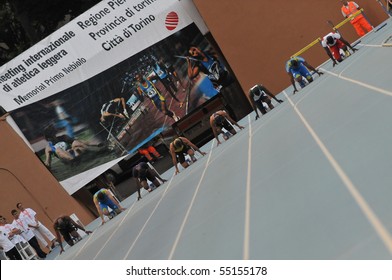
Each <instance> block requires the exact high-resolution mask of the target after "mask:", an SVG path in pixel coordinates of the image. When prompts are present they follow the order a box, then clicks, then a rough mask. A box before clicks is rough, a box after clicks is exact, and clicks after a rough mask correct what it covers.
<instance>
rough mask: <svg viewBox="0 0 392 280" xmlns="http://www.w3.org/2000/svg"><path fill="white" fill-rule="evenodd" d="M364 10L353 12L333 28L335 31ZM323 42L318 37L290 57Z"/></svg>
mask: <svg viewBox="0 0 392 280" xmlns="http://www.w3.org/2000/svg"><path fill="white" fill-rule="evenodd" d="M362 12H363V9H360V10H359V11H357V12H355V13H354V14H352V15H351V16H349V17H348V18H346V19H345V20H343V21H342V22H340V23H338V24H337V25H335V26H334V27H332V28H333V30H334V31H336V30H337V29H338V28H339V27H341V26H343V25H344V24H346V23H347V22H348V21H350V20H352V19H353V18H354V17H356V16H357V15H359V14H360V13H362ZM319 42H321V38H317V39H316V40H314V41H313V42H312V43H310V44H309V45H307V46H306V47H304V48H303V49H301V50H299V51H298V52H296V53H295V54H293V55H292V56H291V57H290V58H293V57H295V56H299V55H300V54H302V53H303V52H305V51H307V50H308V49H310V48H311V47H313V46H314V45H316V44H317V43H319Z"/></svg>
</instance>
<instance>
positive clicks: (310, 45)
mask: <svg viewBox="0 0 392 280" xmlns="http://www.w3.org/2000/svg"><path fill="white" fill-rule="evenodd" d="M320 41H321V38H317V39H316V40H314V41H313V42H312V43H310V44H309V45H307V46H306V47H304V48H303V49H301V50H299V51H298V52H296V53H295V54H293V55H292V56H291V57H294V56H298V55H300V54H301V53H303V52H305V51H307V50H308V49H310V48H311V47H313V46H314V45H316V44H317V43H318V42H320Z"/></svg>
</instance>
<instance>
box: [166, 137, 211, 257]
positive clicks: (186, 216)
mask: <svg viewBox="0 0 392 280" xmlns="http://www.w3.org/2000/svg"><path fill="white" fill-rule="evenodd" d="M214 144H215V139H214V140H213V141H212V144H211V149H210V152H209V155H208V159H207V162H206V165H205V167H204V170H203V173H202V174H201V177H200V180H199V183H198V185H197V187H196V190H195V192H194V194H193V197H192V200H191V203H190V204H189V207H188V210H187V211H186V214H185V217H184V220H183V221H182V224H181V227H180V229H179V230H178V233H177V236H176V239H175V241H174V243H173V247H172V249H171V251H170V254H169V257H168V260H171V259H173V255H174V252H175V251H176V249H177V245H178V242H179V240H180V237H181V235H182V232H183V231H184V227H185V224H186V222H187V220H188V217H189V214H190V213H191V209H192V207H193V204H194V203H195V199H196V196H197V193H198V191H199V189H200V186H201V182H203V179H204V175H205V174H206V171H207V168H208V165H209V162H210V159H211V155H212V148H213V147H214Z"/></svg>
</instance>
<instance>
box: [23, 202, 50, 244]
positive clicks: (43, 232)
mask: <svg viewBox="0 0 392 280" xmlns="http://www.w3.org/2000/svg"><path fill="white" fill-rule="evenodd" d="M16 208H18V209H19V210H20V216H19V218H20V219H26V221H28V226H29V227H30V228H31V229H32V230H33V232H34V235H35V237H37V239H38V241H39V242H40V243H41V244H42V245H43V246H45V247H46V248H48V250H49V251H50V250H51V249H52V248H54V246H55V244H56V241H57V239H56V237H55V236H54V234H53V233H52V232H51V231H50V230H49V229H48V228H47V227H45V226H44V225H43V224H42V223H41V222H40V221H39V220H38V219H37V213H36V212H35V211H34V210H33V209H31V208H24V207H23V205H22V203H20V202H18V203H17V204H16ZM44 237H46V238H47V239H48V240H49V241H50V242H51V243H52V244H51V246H49V244H48V242H47V241H46V240H45V238H44Z"/></svg>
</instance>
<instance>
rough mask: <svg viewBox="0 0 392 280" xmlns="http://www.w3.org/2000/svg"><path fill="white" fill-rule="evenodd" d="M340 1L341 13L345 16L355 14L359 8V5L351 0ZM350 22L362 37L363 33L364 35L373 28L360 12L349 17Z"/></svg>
mask: <svg viewBox="0 0 392 280" xmlns="http://www.w3.org/2000/svg"><path fill="white" fill-rule="evenodd" d="M340 2H342V3H343V6H342V8H341V11H342V15H343V16H344V17H345V18H348V17H349V16H351V15H352V14H355V13H356V12H357V11H359V10H360V8H359V5H358V4H357V3H355V2H353V1H350V2H348V1H343V0H340ZM350 22H351V24H352V25H353V26H354V28H355V31H356V32H357V34H358V35H359V36H360V37H362V36H363V35H365V34H366V33H368V32H369V31H370V30H372V29H373V27H372V26H371V25H370V24H369V22H368V21H367V20H366V18H365V17H364V16H363V15H362V14H359V15H357V16H356V17H354V18H353V19H351V21H350Z"/></svg>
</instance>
